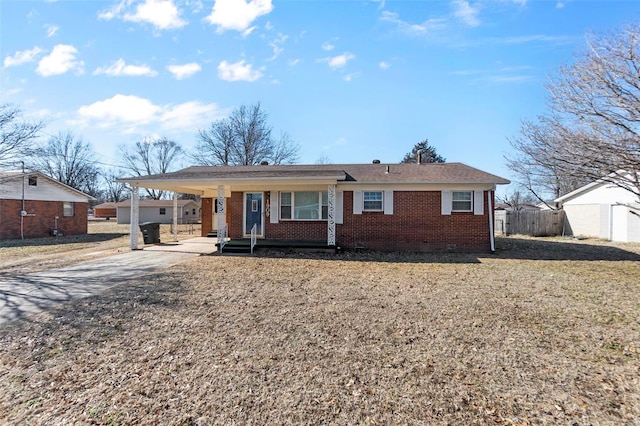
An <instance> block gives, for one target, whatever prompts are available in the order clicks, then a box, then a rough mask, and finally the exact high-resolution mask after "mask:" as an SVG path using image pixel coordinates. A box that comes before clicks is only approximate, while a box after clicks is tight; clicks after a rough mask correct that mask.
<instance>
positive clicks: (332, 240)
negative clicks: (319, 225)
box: [327, 185, 336, 246]
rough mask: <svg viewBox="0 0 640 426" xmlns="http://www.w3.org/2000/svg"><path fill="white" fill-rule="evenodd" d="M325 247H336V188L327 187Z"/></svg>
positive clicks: (333, 186)
mask: <svg viewBox="0 0 640 426" xmlns="http://www.w3.org/2000/svg"><path fill="white" fill-rule="evenodd" d="M327 204H328V205H327V210H328V213H327V216H328V217H327V219H328V220H327V224H328V225H327V226H328V229H327V245H328V246H335V245H336V186H335V185H329V188H328V191H327Z"/></svg>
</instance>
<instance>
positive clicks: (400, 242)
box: [202, 191, 493, 252]
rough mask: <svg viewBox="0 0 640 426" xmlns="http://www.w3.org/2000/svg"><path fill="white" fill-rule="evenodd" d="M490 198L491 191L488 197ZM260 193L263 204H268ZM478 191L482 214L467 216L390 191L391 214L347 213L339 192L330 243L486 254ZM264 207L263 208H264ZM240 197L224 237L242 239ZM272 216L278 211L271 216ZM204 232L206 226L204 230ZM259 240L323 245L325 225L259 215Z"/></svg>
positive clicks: (431, 200)
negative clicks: (339, 214)
mask: <svg viewBox="0 0 640 426" xmlns="http://www.w3.org/2000/svg"><path fill="white" fill-rule="evenodd" d="M492 195H493V193H492ZM269 196H270V194H269V192H266V193H265V203H266V202H267V201H268V200H269ZM486 197H487V192H486V191H485V192H484V197H483V200H484V214H482V215H475V214H473V212H460V213H455V212H454V213H452V214H451V215H445V216H443V215H442V214H441V192H440V191H394V193H393V201H394V206H393V215H385V214H384V213H383V212H362V214H357V215H354V214H353V192H351V191H345V192H344V198H343V223H342V224H337V225H336V242H337V244H338V245H339V246H341V247H344V248H356V247H363V248H368V249H376V250H414V251H462V252H486V251H489V249H490V247H489V244H490V235H489V216H488V209H487V207H488V206H487V202H486ZM206 200H211V199H203V200H202V206H203V207H202V211H203V220H202V224H203V226H202V228H203V235H206V233H205V228H207V227H209V226H210V225H209V224H207V225H205V223H206V220H205V218H206V217H209V219H208V220H209V222H210V221H211V219H210V218H211V213H210V212H211V207H208V209H209V211H207V207H206V206H207V205H208V204H207V201H206ZM265 205H266V204H265ZM243 207H244V206H243V193H242V192H232V193H231V198H230V199H227V223H228V224H229V229H230V231H229V236H230V237H231V238H234V239H239V238H243V235H242V229H243V226H242V220H243V214H242V211H243ZM271 214H278V212H277V211H276V212H271ZM207 229H208V228H207ZM265 238H267V239H272V240H312V241H326V239H327V222H326V221H280V222H279V223H270V220H269V218H268V217H266V216H265Z"/></svg>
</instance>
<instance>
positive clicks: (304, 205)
mask: <svg viewBox="0 0 640 426" xmlns="http://www.w3.org/2000/svg"><path fill="white" fill-rule="evenodd" d="M328 216H329V198H328V195H327V192H322V191H298V192H281V193H280V220H326V219H327V217H328Z"/></svg>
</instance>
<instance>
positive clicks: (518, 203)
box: [496, 191, 536, 211]
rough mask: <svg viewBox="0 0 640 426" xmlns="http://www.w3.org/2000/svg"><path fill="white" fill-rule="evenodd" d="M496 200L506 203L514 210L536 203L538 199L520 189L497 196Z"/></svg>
mask: <svg viewBox="0 0 640 426" xmlns="http://www.w3.org/2000/svg"><path fill="white" fill-rule="evenodd" d="M496 201H497V202H499V203H502V204H506V205H507V206H509V207H510V208H511V209H512V210H516V211H517V210H523V209H525V208H526V207H527V206H532V205H535V204H536V200H535V199H534V198H533V197H532V196H531V195H530V194H522V193H521V192H520V191H514V192H512V193H506V194H504V195H502V196H496Z"/></svg>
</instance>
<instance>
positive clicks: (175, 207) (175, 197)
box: [173, 192, 178, 241]
mask: <svg viewBox="0 0 640 426" xmlns="http://www.w3.org/2000/svg"><path fill="white" fill-rule="evenodd" d="M173 241H178V193H177V192H174V193H173Z"/></svg>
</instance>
